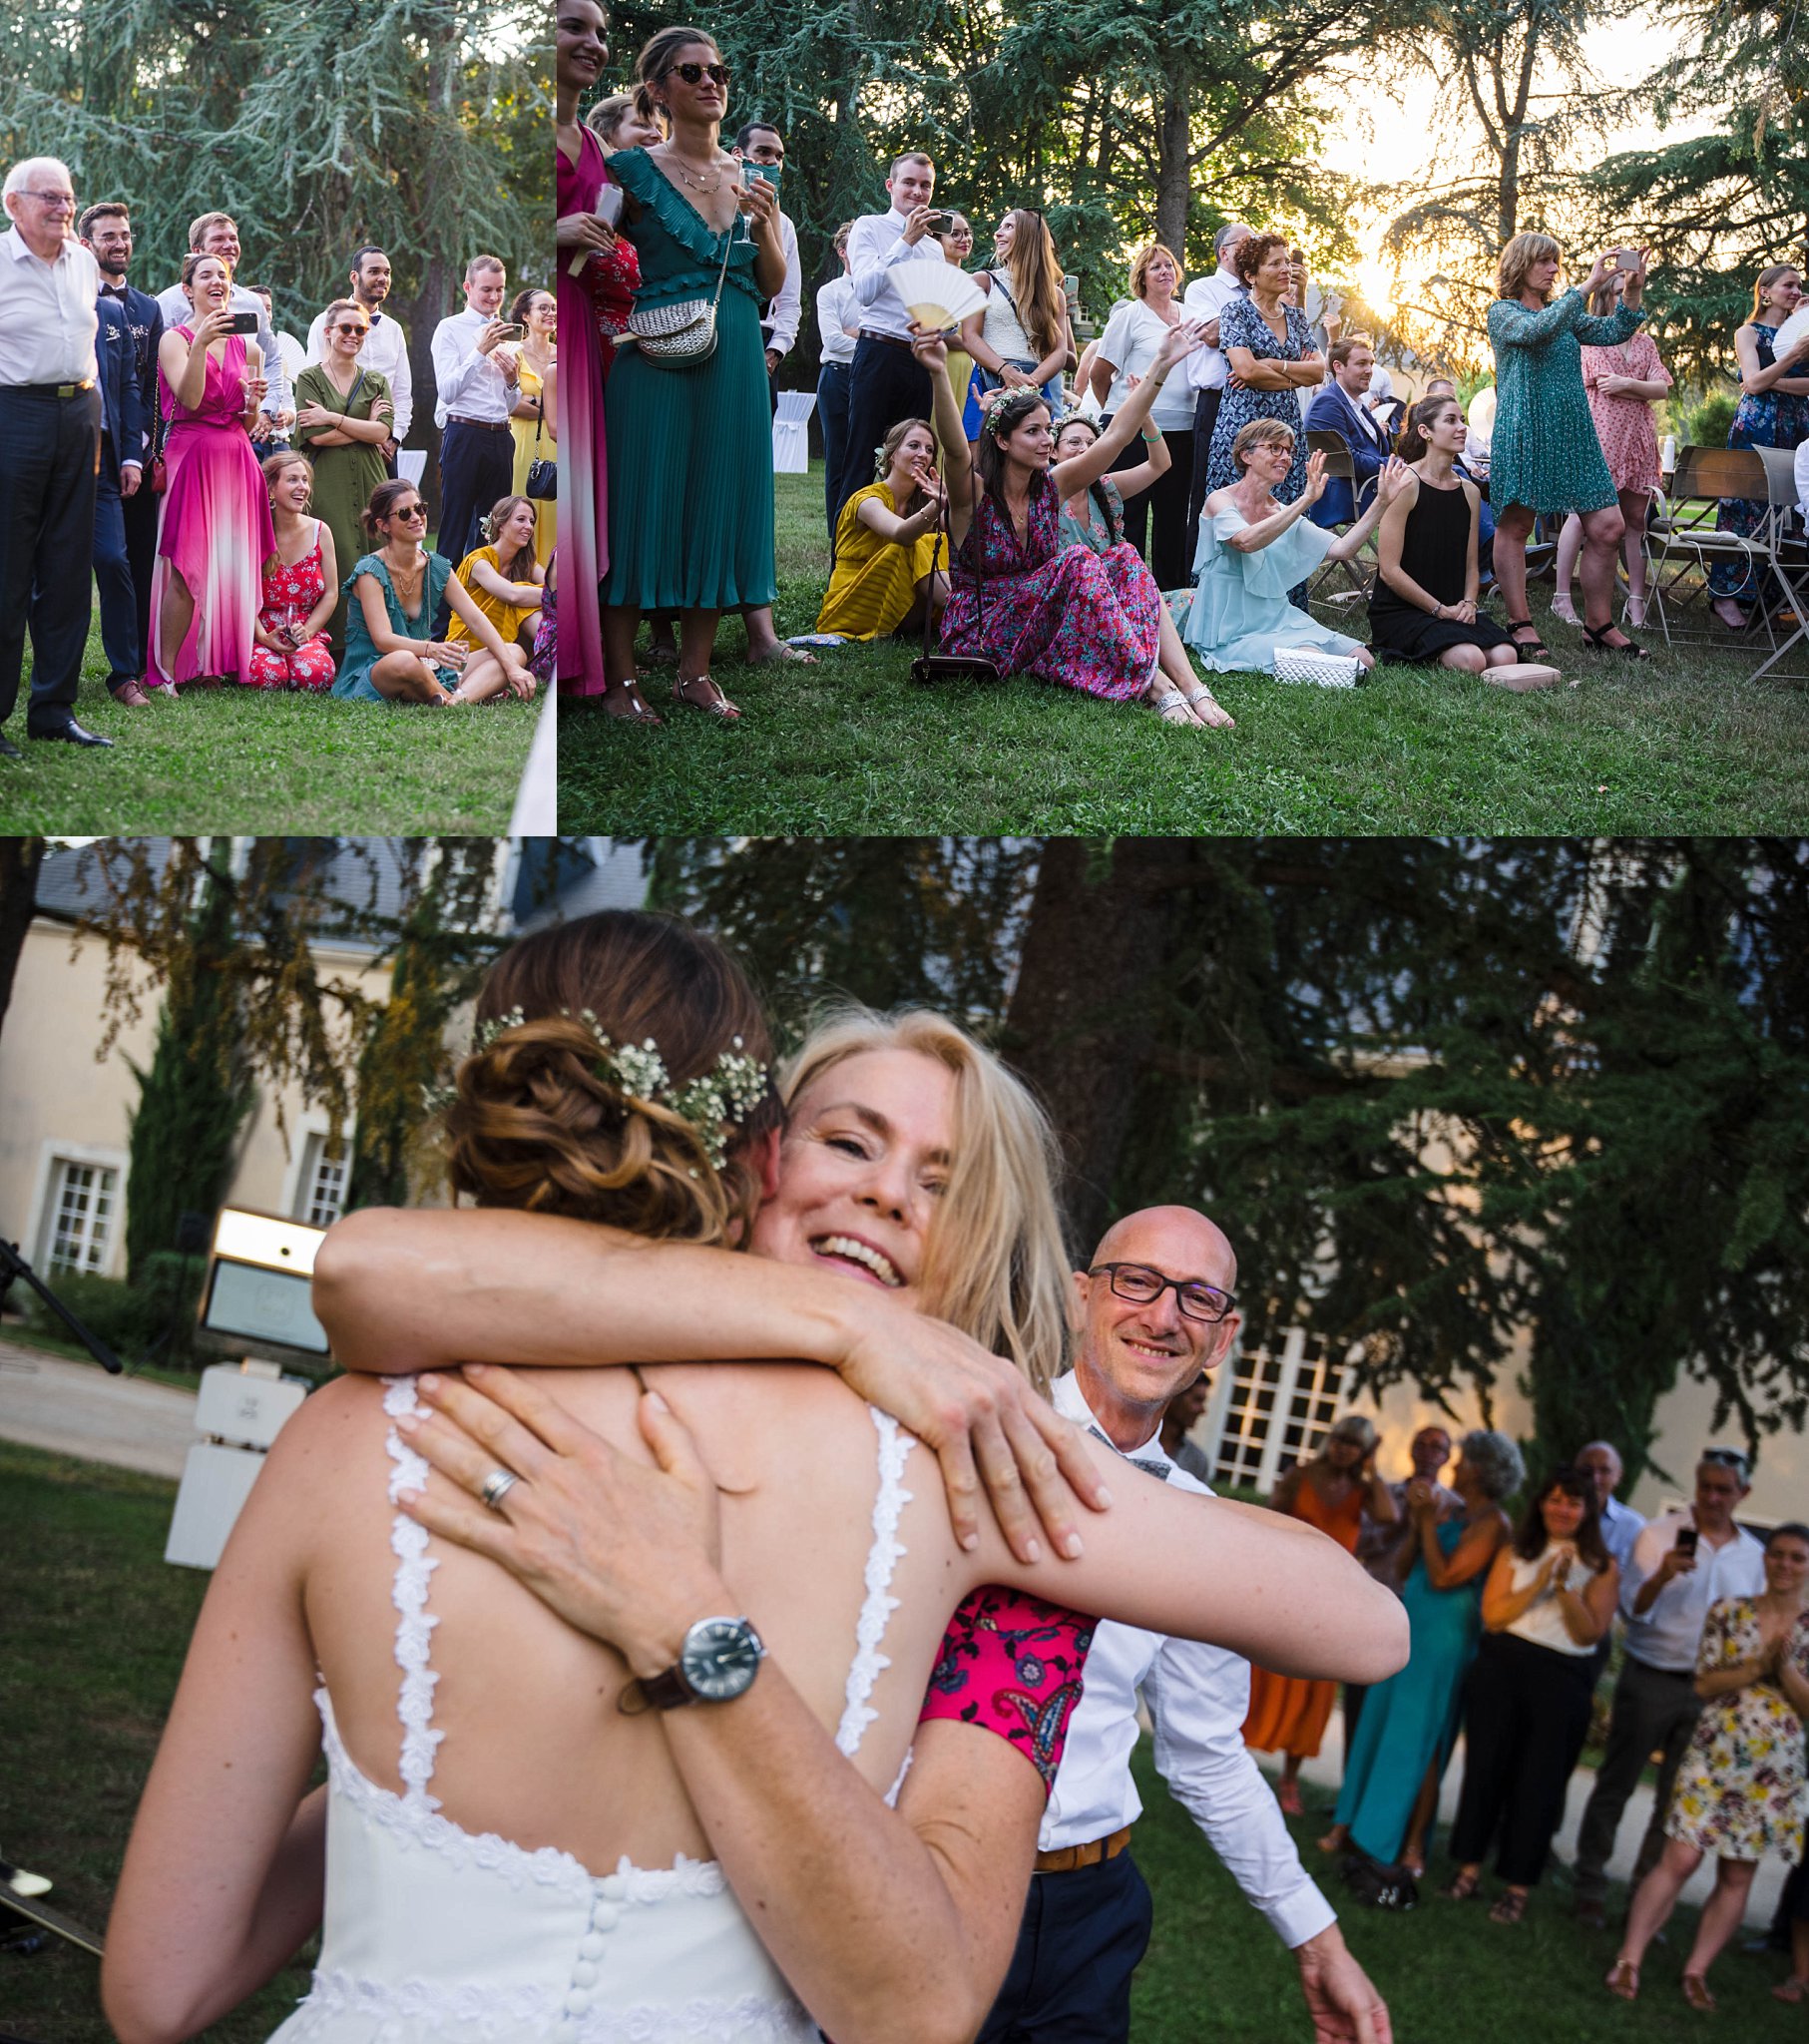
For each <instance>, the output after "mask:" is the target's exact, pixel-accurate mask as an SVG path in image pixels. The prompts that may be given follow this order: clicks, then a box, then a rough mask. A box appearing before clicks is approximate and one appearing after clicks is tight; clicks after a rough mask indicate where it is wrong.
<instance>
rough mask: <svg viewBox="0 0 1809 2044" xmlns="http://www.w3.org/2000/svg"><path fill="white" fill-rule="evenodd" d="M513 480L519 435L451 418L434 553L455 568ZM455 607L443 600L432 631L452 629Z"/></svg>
mask: <svg viewBox="0 0 1809 2044" xmlns="http://www.w3.org/2000/svg"><path fill="white" fill-rule="evenodd" d="M514 483H515V435H514V434H513V433H510V432H507V431H505V432H501V433H493V432H491V430H490V429H489V427H488V426H470V425H466V424H464V423H463V421H461V420H459V419H448V420H447V421H446V430H445V432H444V434H443V435H442V436H441V438H440V530H439V537H438V540H437V541H436V543H435V546H434V552H435V553H437V554H444V555H445V557H446V559H447V560H449V561H450V562H451V563H452V565H453V566H454V567H455V568H456V567H457V566H458V564H459V563H460V562H461V561H462V560H463V559H464V558H465V556H466V555H467V554H468V553H470V552H471V551H472V549H473V548H474V547H476V546H477V545H479V544H480V542H479V539H478V520H479V519H480V518H488V517H489V515H490V507H491V505H492V504H494V503H495V502H496V500H497V499H498V498H499V497H506V496H508V495H509V493H510V491H511V489H512V488H513V487H514ZM451 618H452V607H451V606H450V605H449V604H448V603H446V602H445V601H444V600H442V601H441V604H440V610H439V616H438V617H437V618H436V620H435V621H434V628H433V629H434V633H435V635H436V636H437V637H440V638H443V637H444V636H445V634H446V633H447V631H448V630H449V629H450V625H451Z"/></svg>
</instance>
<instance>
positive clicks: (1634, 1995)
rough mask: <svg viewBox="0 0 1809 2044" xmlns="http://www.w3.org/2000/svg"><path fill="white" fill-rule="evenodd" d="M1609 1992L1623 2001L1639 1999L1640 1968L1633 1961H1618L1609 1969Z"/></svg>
mask: <svg viewBox="0 0 1809 2044" xmlns="http://www.w3.org/2000/svg"><path fill="white" fill-rule="evenodd" d="M1607 1990H1608V1992H1609V1993H1610V1994H1614V1995H1618V1996H1619V1997H1620V1999H1621V2000H1622V2001H1637V2000H1638V1999H1639V1968H1638V1967H1637V1966H1635V1965H1634V1964H1633V1962H1632V1960H1631V1959H1616V1960H1615V1961H1614V1963H1613V1964H1612V1965H1611V1966H1610V1967H1609V1968H1608V1973H1607Z"/></svg>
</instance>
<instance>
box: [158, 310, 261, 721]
mask: <svg viewBox="0 0 1809 2044" xmlns="http://www.w3.org/2000/svg"><path fill="white" fill-rule="evenodd" d="M176 330H177V332H178V333H180V334H181V335H182V336H183V338H184V339H185V340H188V341H191V342H192V341H193V340H194V338H195V335H194V333H193V332H192V331H191V329H190V328H189V327H187V326H179V327H178V328H177V329H176ZM157 387H158V396H159V401H160V402H161V403H162V405H163V410H164V422H165V431H164V461H165V464H166V468H167V471H168V474H169V486H168V488H167V489H166V490H165V492H164V504H163V518H162V522H161V523H160V525H159V527H158V538H157V570H156V573H155V574H154V575H153V577H152V581H151V648H150V663H149V665H150V674H149V677H148V686H150V687H151V688H154V689H155V688H167V687H169V686H171V685H172V684H175V683H179V682H192V681H194V680H195V678H196V677H197V676H198V675H224V676H226V678H227V679H228V680H232V681H248V680H249V679H250V675H251V654H252V652H253V651H254V648H255V639H254V634H255V632H256V628H257V609H258V605H259V603H260V602H261V601H262V597H263V564H264V562H265V561H267V560H268V559H269V557H270V555H271V554H273V553H274V552H275V551H276V533H275V529H274V527H273V526H272V525H271V523H270V499H269V493H268V491H266V490H265V488H264V484H263V472H262V470H261V469H260V468H259V467H258V465H257V456H256V454H255V453H253V451H252V448H251V441H250V436H249V434H247V433H246V431H245V429H244V425H243V423H242V421H243V417H244V409H245V344H244V341H243V338H242V337H241V336H240V335H238V334H236V333H233V334H228V335H227V336H226V349H225V352H224V354H223V355H222V356H221V357H220V358H219V359H216V358H215V357H214V356H213V355H210V356H209V357H208V380H207V383H206V384H205V385H204V387H203V390H202V398H201V403H200V404H199V405H198V406H197V407H196V408H195V410H194V411H190V410H188V409H187V408H186V407H185V406H183V405H180V404H178V403H177V401H176V393H175V392H174V391H173V390H172V389H171V388H170V385H169V382H168V381H167V379H166V378H165V376H164V372H163V370H162V369H161V368H160V369H159V370H158V372H157ZM173 568H174V569H175V570H176V571H177V572H178V573H179V574H180V575H181V576H182V578H183V580H184V581H185V582H186V583H187V584H188V585H189V589H190V591H191V593H192V594H193V595H194V598H195V617H194V621H193V623H192V624H191V625H190V627H189V634H188V637H187V638H186V639H184V641H183V643H182V646H181V648H180V649H179V651H178V654H177V659H176V671H175V672H174V673H173V674H172V673H168V672H166V671H165V669H164V666H163V662H162V660H161V658H160V654H161V651H162V639H163V634H162V631H161V630H160V628H159V623H158V621H159V619H160V618H161V617H162V615H163V602H164V590H165V587H166V585H167V584H168V582H169V579H170V571H171V570H172V569H173Z"/></svg>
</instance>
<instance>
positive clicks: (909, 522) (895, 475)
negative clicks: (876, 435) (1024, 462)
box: [816, 419, 949, 639]
mask: <svg viewBox="0 0 1809 2044" xmlns="http://www.w3.org/2000/svg"><path fill="white" fill-rule="evenodd" d="M876 468H877V471H878V475H877V480H876V481H873V482H870V483H869V484H868V485H867V486H866V488H865V489H864V490H856V491H855V492H854V494H853V496H851V497H850V498H849V499H848V501H847V502H846V503H845V504H844V505H843V506H842V509H841V516H840V517H839V518H838V519H837V520H836V522H835V566H834V568H833V569H832V570H831V571H830V575H829V588H828V591H827V592H826V594H825V595H824V597H823V607H822V609H821V610H820V611H819V612H818V613H817V618H816V629H817V630H818V631H819V632H834V633H836V634H838V635H839V636H840V637H841V638H843V639H883V638H884V637H885V636H886V635H887V633H889V632H910V631H915V630H916V629H917V628H918V627H919V626H920V625H922V623H923V607H924V605H925V604H926V603H927V604H928V605H929V606H930V609H931V614H932V615H931V622H932V624H933V625H934V624H936V623H939V622H940V621H941V617H942V607H943V605H944V604H946V603H947V602H948V600H949V584H948V577H947V576H946V575H945V574H943V573H942V572H940V570H939V569H938V568H937V566H936V546H937V541H938V538H939V527H940V525H941V522H942V494H943V492H942V484H941V482H940V480H939V479H938V477H937V474H936V435H935V434H934V432H933V431H932V430H931V428H930V422H929V420H928V419H900V420H899V422H898V424H897V425H895V426H894V427H893V428H892V430H891V431H890V432H889V433H888V434H887V435H886V437H885V442H884V444H883V445H882V446H881V448H880V450H879V459H878V462H877V463H876Z"/></svg>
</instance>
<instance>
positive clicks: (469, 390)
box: [433, 305, 515, 432]
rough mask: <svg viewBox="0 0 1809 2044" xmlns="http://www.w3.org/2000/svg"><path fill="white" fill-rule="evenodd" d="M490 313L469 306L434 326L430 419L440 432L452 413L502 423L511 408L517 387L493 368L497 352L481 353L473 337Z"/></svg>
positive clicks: (489, 317)
mask: <svg viewBox="0 0 1809 2044" xmlns="http://www.w3.org/2000/svg"><path fill="white" fill-rule="evenodd" d="M493 316H499V315H493V314H491V313H489V312H478V311H474V310H473V309H472V307H471V306H469V305H467V306H466V307H465V309H464V310H463V311H462V312H454V313H453V315H452V317H451V318H450V319H442V320H441V321H440V323H439V324H438V325H437V326H436V327H435V328H434V329H433V381H434V399H433V422H434V424H435V425H436V426H438V427H439V428H440V430H441V431H442V432H443V431H444V430H445V427H446V421H447V419H449V418H450V417H451V416H452V414H453V413H454V412H456V413H457V414H458V416H459V417H460V418H462V419H479V420H482V421H484V422H485V423H486V424H488V423H490V422H491V421H498V420H501V421H506V420H507V419H508V417H509V414H510V413H511V412H512V411H513V410H514V409H515V385H514V384H513V383H510V382H507V381H505V380H504V377H503V372H502V370H501V369H499V368H498V367H497V366H496V350H495V349H494V348H493V349H492V350H491V351H490V353H489V354H487V355H480V354H479V353H478V351H477V337H478V335H479V334H480V333H482V332H483V330H484V328H485V327H486V326H488V325H489V323H490V321H491V319H492V317H493Z"/></svg>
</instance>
